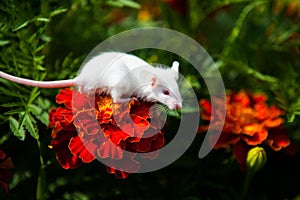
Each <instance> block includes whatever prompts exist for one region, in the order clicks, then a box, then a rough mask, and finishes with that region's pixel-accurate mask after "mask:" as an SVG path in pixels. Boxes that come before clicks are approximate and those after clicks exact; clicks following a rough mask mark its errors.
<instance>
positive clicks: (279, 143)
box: [198, 90, 290, 168]
mask: <svg viewBox="0 0 300 200" xmlns="http://www.w3.org/2000/svg"><path fill="white" fill-rule="evenodd" d="M213 101H216V103H219V104H220V103H223V102H221V101H220V100H219V99H213ZM266 101H267V96H266V95H264V94H257V93H256V94H252V93H247V92H245V91H243V90H242V91H240V92H238V93H234V92H232V93H231V94H230V95H227V96H226V117H225V123H224V127H223V130H222V133H221V135H220V137H219V139H218V141H217V143H216V145H215V146H214V148H215V149H218V148H229V147H231V146H232V147H233V154H234V156H235V157H236V159H237V161H238V162H239V164H240V165H241V167H242V168H245V167H246V156H247V152H248V150H249V149H250V147H251V146H252V147H253V146H257V145H261V144H267V145H268V146H270V147H271V149H273V150H274V151H278V150H281V149H282V148H285V147H287V146H288V145H289V144H290V140H289V138H288V136H287V131H286V129H284V128H283V127H282V123H283V119H282V118H280V116H281V115H282V114H283V111H282V110H280V109H279V108H277V107H276V106H273V105H272V106H268V105H267V103H266ZM199 104H200V107H201V108H202V109H201V118H202V119H204V120H212V122H214V123H215V124H212V128H214V127H216V128H217V127H218V124H216V123H217V122H218V120H217V119H219V118H220V116H218V114H217V112H216V114H214V115H212V112H211V103H210V102H209V101H207V100H205V99H202V100H200V102H199ZM212 117H214V119H212ZM207 129H208V126H207V125H203V126H200V127H199V130H198V132H203V131H205V130H207Z"/></svg>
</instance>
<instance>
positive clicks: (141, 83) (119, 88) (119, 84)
mask: <svg viewBox="0 0 300 200" xmlns="http://www.w3.org/2000/svg"><path fill="white" fill-rule="evenodd" d="M178 66H179V63H178V62H174V63H173V67H172V68H169V69H162V68H154V67H152V66H151V65H149V64H148V63H147V62H145V61H144V60H142V59H140V58H138V57H136V56H134V55H129V54H125V53H118V52H108V53H103V54H100V55H98V56H96V57H94V58H92V59H91V60H90V61H88V62H87V63H86V65H85V66H84V67H83V69H82V70H81V72H80V74H79V75H78V77H77V78H76V79H75V81H76V83H77V84H78V86H79V88H80V90H81V91H82V92H83V93H89V94H93V93H95V92H96V91H98V92H107V93H110V94H111V95H112V98H113V100H114V102H115V103H123V102H127V101H129V100H130V98H131V97H137V98H145V99H146V100H149V101H160V102H161V103H163V104H165V105H167V106H168V107H169V108H170V109H176V108H181V106H182V100H181V96H180V93H179V89H178V84H177V82H176V81H177V78H178ZM153 80H155V81H154V82H153ZM164 89H165V90H169V92H170V94H169V95H165V94H163V92H162V91H163V90H164Z"/></svg>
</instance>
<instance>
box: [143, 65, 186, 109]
mask: <svg viewBox="0 0 300 200" xmlns="http://www.w3.org/2000/svg"><path fill="white" fill-rule="evenodd" d="M178 67H179V63H178V62H177V61H175V62H173V65H172V68H169V69H161V68H158V69H157V73H155V74H156V75H152V76H151V81H150V83H151V94H150V95H149V96H148V98H151V99H155V100H157V101H159V102H161V103H163V104H165V105H166V106H168V108H169V109H172V110H174V109H180V108H181V107H182V99H181V95H180V92H179V87H178V83H177V80H178Z"/></svg>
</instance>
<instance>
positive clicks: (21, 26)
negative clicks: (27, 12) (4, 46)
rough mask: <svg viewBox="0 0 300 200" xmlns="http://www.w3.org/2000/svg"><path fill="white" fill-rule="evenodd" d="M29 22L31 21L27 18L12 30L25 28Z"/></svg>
mask: <svg viewBox="0 0 300 200" xmlns="http://www.w3.org/2000/svg"><path fill="white" fill-rule="evenodd" d="M29 22H30V20H26V21H25V22H23V23H22V24H21V25H19V26H17V27H15V28H13V30H12V31H13V32H15V31H18V30H20V29H22V28H24V27H25V26H27V25H28V24H29Z"/></svg>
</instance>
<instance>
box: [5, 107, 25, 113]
mask: <svg viewBox="0 0 300 200" xmlns="http://www.w3.org/2000/svg"><path fill="white" fill-rule="evenodd" d="M25 111H26V110H24V109H21V108H20V109H15V110H10V111H7V112H5V113H4V115H14V114H20V113H22V112H25Z"/></svg>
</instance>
